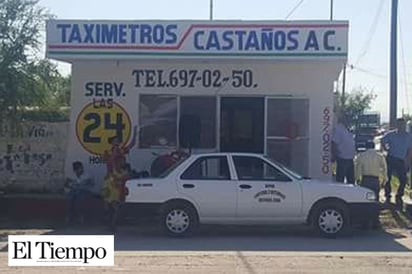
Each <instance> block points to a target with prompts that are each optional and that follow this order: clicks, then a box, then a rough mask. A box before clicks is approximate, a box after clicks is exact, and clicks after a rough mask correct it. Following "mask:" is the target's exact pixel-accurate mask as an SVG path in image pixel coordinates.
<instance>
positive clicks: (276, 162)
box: [264, 155, 305, 180]
mask: <svg viewBox="0 0 412 274" xmlns="http://www.w3.org/2000/svg"><path fill="white" fill-rule="evenodd" d="M264 157H265V158H266V159H267V160H269V161H270V162H272V163H274V164H275V165H276V166H278V167H279V168H280V169H282V171H283V172H285V173H286V174H287V175H289V176H291V177H293V178H294V179H296V180H304V179H305V177H304V176H302V175H300V174H299V173H297V172H295V171H293V170H291V169H290V168H288V167H286V166H285V165H283V164H281V163H279V162H278V161H276V160H273V159H272V158H271V157H269V156H267V155H265V156H264Z"/></svg>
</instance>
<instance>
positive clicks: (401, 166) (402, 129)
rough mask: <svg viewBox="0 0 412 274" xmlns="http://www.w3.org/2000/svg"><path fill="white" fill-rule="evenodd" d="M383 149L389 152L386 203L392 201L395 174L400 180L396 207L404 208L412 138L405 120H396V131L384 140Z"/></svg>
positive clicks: (387, 158) (388, 134)
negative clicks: (392, 181) (392, 179)
mask: <svg viewBox="0 0 412 274" xmlns="http://www.w3.org/2000/svg"><path fill="white" fill-rule="evenodd" d="M382 147H383V149H384V150H386V151H387V153H388V154H387V156H386V164H387V165H388V180H387V182H386V185H385V196H386V203H390V200H391V194H392V189H391V178H392V173H393V172H395V173H396V175H397V176H398V178H399V188H398V193H397V194H396V200H395V201H396V206H397V207H398V208H400V209H402V208H403V200H402V197H403V194H404V190H405V185H406V172H407V170H408V165H409V162H410V159H411V147H412V138H411V135H410V134H409V133H408V132H406V122H405V120H404V119H403V118H399V119H397V120H396V130H395V131H391V132H389V133H387V134H385V136H383V138H382Z"/></svg>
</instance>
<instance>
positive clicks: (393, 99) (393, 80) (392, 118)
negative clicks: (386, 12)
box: [389, 0, 398, 127]
mask: <svg viewBox="0 0 412 274" xmlns="http://www.w3.org/2000/svg"><path fill="white" fill-rule="evenodd" d="M397 23H398V0H392V15H391V41H390V100H389V102H390V103H389V104H390V105H389V124H390V126H391V127H395V124H396V116H397V115H396V114H397V100H398V98H397V97H398V91H397V88H398V85H397V80H398V79H397V78H398V76H397V73H398V72H397V65H398V63H397V38H398V37H397V27H398V24H397Z"/></svg>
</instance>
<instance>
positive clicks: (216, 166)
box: [180, 156, 230, 180]
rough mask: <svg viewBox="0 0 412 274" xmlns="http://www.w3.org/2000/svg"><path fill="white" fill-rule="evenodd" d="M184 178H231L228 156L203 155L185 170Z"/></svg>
mask: <svg viewBox="0 0 412 274" xmlns="http://www.w3.org/2000/svg"><path fill="white" fill-rule="evenodd" d="M180 178H181V179H183V180H230V171H229V166H228V163H227V158H226V157H224V156H211V157H202V158H199V159H197V160H196V161H195V162H194V163H192V164H191V165H190V166H189V167H188V168H187V169H186V170H185V172H183V174H182V176H181V177H180Z"/></svg>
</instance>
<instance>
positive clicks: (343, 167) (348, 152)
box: [332, 116, 355, 184]
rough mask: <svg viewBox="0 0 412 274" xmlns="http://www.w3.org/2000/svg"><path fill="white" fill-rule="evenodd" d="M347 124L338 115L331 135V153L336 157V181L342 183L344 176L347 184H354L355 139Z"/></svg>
mask: <svg viewBox="0 0 412 274" xmlns="http://www.w3.org/2000/svg"><path fill="white" fill-rule="evenodd" d="M348 126H349V124H348V120H347V118H346V117H344V116H341V117H339V119H338V124H337V125H336V127H335V129H334V131H333V136H332V155H333V158H334V159H336V181H338V182H342V183H343V182H345V178H346V182H347V183H348V184H354V183H355V171H354V165H353V158H354V157H355V140H354V138H353V134H352V133H351V132H350V131H349V129H348Z"/></svg>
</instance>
